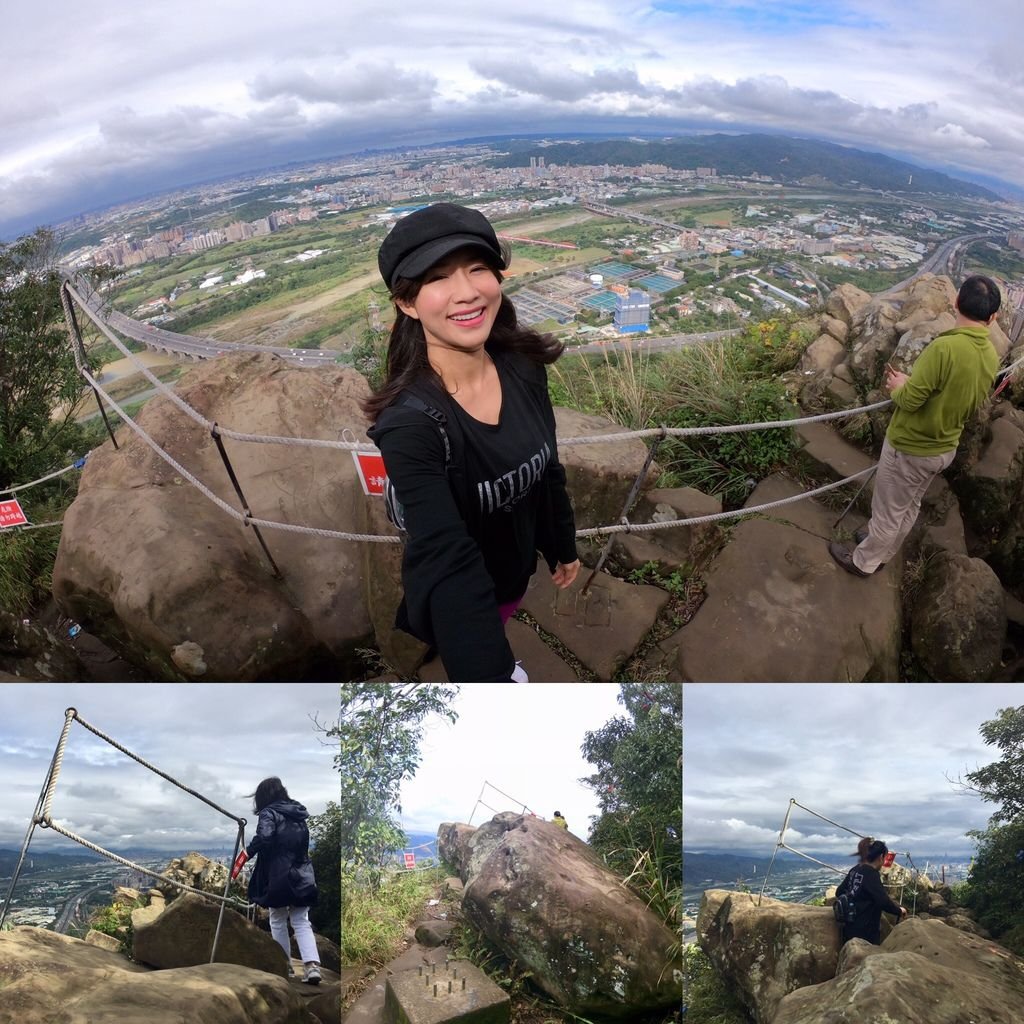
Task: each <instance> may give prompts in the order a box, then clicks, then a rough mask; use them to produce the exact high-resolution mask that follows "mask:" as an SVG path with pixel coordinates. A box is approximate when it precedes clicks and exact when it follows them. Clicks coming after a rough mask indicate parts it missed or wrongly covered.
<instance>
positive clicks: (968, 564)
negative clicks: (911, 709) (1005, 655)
mask: <svg viewBox="0 0 1024 1024" xmlns="http://www.w3.org/2000/svg"><path fill="white" fill-rule="evenodd" d="M1005 637H1006V604H1005V600H1004V597H1003V588H1002V585H1001V584H1000V582H999V577H998V576H996V574H995V572H994V571H993V570H992V569H991V568H990V567H989V566H988V565H987V564H986V563H985V562H983V561H982V560H981V559H980V558H970V557H968V556H967V555H959V554H954V553H951V552H949V551H940V552H938V553H936V554H935V555H933V556H932V557H931V558H929V559H928V562H927V564H926V567H925V571H924V579H923V581H922V583H921V585H920V587H919V588H918V589H917V592H916V593H915V595H914V601H913V605H912V607H911V616H910V642H911V647H912V648H913V651H914V654H915V655H916V656H917V658H918V660H919V661H920V662H921V664H922V666H923V667H924V669H925V671H926V672H927V673H928V674H929V675H930V676H931V677H932V678H933V679H935V680H936V681H938V682H984V681H986V680H988V679H990V678H991V677H992V675H993V674H994V672H995V671H996V669H997V668H998V667H999V664H1000V659H1001V657H1002V651H1003V641H1004V639H1005Z"/></svg>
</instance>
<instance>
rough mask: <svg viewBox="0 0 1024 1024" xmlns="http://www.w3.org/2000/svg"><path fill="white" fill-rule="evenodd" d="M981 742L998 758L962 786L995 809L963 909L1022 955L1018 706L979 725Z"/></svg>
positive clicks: (1023, 790) (1023, 825)
mask: <svg viewBox="0 0 1024 1024" xmlns="http://www.w3.org/2000/svg"><path fill="white" fill-rule="evenodd" d="M980 732H981V735H982V737H983V738H984V740H985V742H986V743H988V744H990V745H991V746H994V747H997V748H998V749H999V751H1000V753H1001V757H999V758H998V759H997V760H995V761H993V762H992V763H991V764H987V765H985V766H983V767H981V768H978V769H976V770H975V771H973V772H968V773H967V774H966V776H965V778H966V780H967V781H966V783H965V785H966V787H967V788H968V789H971V790H973V791H974V792H976V793H979V794H980V795H981V797H982V799H983V800H987V801H989V802H991V803H994V804H997V805H998V806H997V807H996V810H995V811H994V812H993V813H992V816H991V817H990V818H989V823H988V827H987V828H985V829H983V830H980V831H974V832H971V833H969V835H971V836H972V837H973V838H974V839H976V840H977V842H978V852H977V855H976V856H975V858H974V863H973V864H972V866H971V874H970V878H969V885H968V887H967V905H968V906H969V907H971V909H972V910H974V911H975V913H976V914H977V915H978V920H979V921H980V922H981V923H982V924H983V925H984V926H985V927H986V928H988V929H989V930H990V931H991V932H992V933H993V934H994V935H995V936H996V937H997V938H998V939H1000V941H1002V942H1003V943H1004V944H1005V945H1007V946H1008V947H1009V948H1011V949H1013V950H1014V951H1015V952H1016V953H1019V954H1021V955H1024V705H1021V706H1020V707H1010V708H1002V709H1001V710H1000V711H999V713H998V715H997V717H996V718H994V719H992V720H991V721H988V722H983V723H982V725H981V729H980Z"/></svg>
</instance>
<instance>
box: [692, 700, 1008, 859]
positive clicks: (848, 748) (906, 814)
mask: <svg viewBox="0 0 1024 1024" xmlns="http://www.w3.org/2000/svg"><path fill="white" fill-rule="evenodd" d="M1022 704H1024V688H1022V687H1021V686H1019V685H1016V686H1015V685H1012V684H1007V685H999V684H991V685H984V684H974V685H971V684H964V685H959V684H931V685H925V684H918V685H913V686H910V685H903V686H848V685H834V684H821V685H814V686H812V685H805V684H802V685H790V686H776V685H767V684H751V685H729V686H721V685H718V686H715V685H699V684H698V685H693V686H687V687H686V689H685V693H684V701H683V719H684V742H683V751H684V753H683V834H684V837H685V839H684V849H686V850H692V851H702V850H719V851H733V852H737V853H740V852H742V853H746V854H749V855H757V856H763V857H769V856H771V854H772V851H773V850H774V848H775V843H776V841H777V839H778V835H779V829H780V827H781V826H782V821H783V817H784V816H785V813H786V808H787V806H788V805H789V800H790V798H794V799H796V800H798V801H799V802H800V803H801V804H803V805H804V806H805V807H809V808H811V809H812V810H814V811H817V812H819V813H820V814H823V815H825V816H826V817H828V818H831V819H832V820H833V821H837V822H839V823H841V824H843V825H846V826H847V827H848V828H852V829H854V830H855V831H857V832H860V833H862V834H863V833H867V834H870V835H874V836H876V837H878V838H880V839H884V840H885V841H886V842H887V843H888V844H889V846H890V847H891V848H892V849H897V850H899V851H900V852H904V851H909V852H910V853H911V854H912V855H915V859H916V857H917V856H918V855H924V854H930V855H933V856H935V855H937V856H942V855H943V854H946V853H948V854H949V855H950V856H951V857H957V856H961V855H963V854H966V853H969V852H970V850H971V848H972V847H971V843H970V841H969V840H967V839H965V838H964V833H965V832H966V831H967V830H968V829H972V828H984V827H985V824H986V822H987V821H988V817H989V815H990V814H991V813H992V811H993V809H994V808H993V806H992V805H991V804H986V803H984V802H983V801H981V800H980V799H978V798H977V797H976V796H975V795H973V794H964V793H963V792H962V791H960V790H958V789H957V787H956V786H953V785H950V784H949V783H948V782H947V781H946V778H945V776H946V775H949V776H950V777H956V776H957V775H958V774H961V773H963V772H965V771H972V770H973V769H974V768H976V767H978V766H979V765H983V764H987V763H990V762H991V761H993V760H996V759H997V756H996V755H997V754H998V751H997V750H995V749H994V748H992V747H988V746H986V745H985V743H984V742H983V741H982V739H981V737H980V735H979V733H978V728H979V726H980V725H981V723H982V722H985V721H988V720H990V719H993V718H995V716H996V713H997V712H998V710H999V709H1000V708H1004V707H1019V706H1021V705H1022ZM791 826H792V830H791V831H790V832H788V833H787V843H788V844H789V845H790V846H794V847H796V848H797V849H801V850H804V851H808V852H809V851H813V850H820V851H822V852H826V853H827V852H832V853H835V854H836V855H837V856H838V857H840V858H842V857H843V856H844V855H845V854H848V853H849V852H850V851H851V850H853V849H854V848H855V846H856V843H855V842H854V843H852V844H851V837H850V836H849V835H848V834H845V833H841V832H838V831H837V830H836V829H833V828H831V827H830V826H827V825H825V824H824V823H823V822H821V821H818V820H817V819H815V818H813V817H811V816H809V815H807V814H805V813H804V812H801V811H796V812H794V816H793V818H792V819H791Z"/></svg>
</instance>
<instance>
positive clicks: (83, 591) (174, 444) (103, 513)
mask: <svg viewBox="0 0 1024 1024" xmlns="http://www.w3.org/2000/svg"><path fill="white" fill-rule="evenodd" d="M176 390H177V393H178V395H179V396H180V397H181V398H182V399H183V400H184V401H185V402H187V403H188V404H189V405H190V406H192V407H193V408H195V409H197V410H198V411H199V412H201V413H202V414H203V415H204V416H206V417H207V418H208V419H210V420H214V421H217V422H220V423H223V424H225V425H228V426H230V427H231V428H233V429H234V430H238V431H244V432H248V433H254V434H272V435H285V436H292V437H309V438H324V439H337V438H339V437H340V435H341V432H342V430H344V429H346V428H349V429H351V427H352V425H353V424H360V423H363V417H362V413H361V411H360V409H359V405H358V402H359V399H360V398H361V397H363V396H364V395H365V394H366V393H367V384H366V381H365V380H364V379H363V378H362V377H361V376H360V375H359V374H357V373H356V372H355V371H353V370H348V369H342V368H340V367H339V368H323V367H321V368H318V369H316V370H313V369H306V368H303V367H297V366H294V365H291V364H288V363H285V362H284V361H282V360H280V359H278V358H276V357H274V356H271V355H263V354H254V355H235V356H225V357H222V358H221V359H218V360H211V361H210V362H209V363H205V364H202V365H201V366H199V367H198V368H196V369H195V370H192V371H191V372H190V373H189V374H188V376H187V377H185V378H183V379H182V381H180V382H179V384H178V386H177V389H176ZM138 423H139V424H140V426H141V427H142V429H144V430H145V431H146V432H147V433H148V434H149V436H150V437H152V438H153V439H154V440H155V441H156V442H157V443H158V444H159V445H161V446H162V447H163V448H164V449H165V450H166V451H167V452H168V453H169V454H170V455H171V456H172V457H173V458H174V459H175V460H177V461H178V462H179V463H180V464H181V465H182V466H184V467H185V468H186V469H187V470H188V471H189V472H190V473H192V474H193V475H194V476H196V477H197V478H198V479H199V480H201V481H202V482H203V483H204V484H205V485H206V486H207V487H209V488H210V489H211V490H212V491H213V492H214V493H215V494H216V495H217V496H218V497H219V498H221V499H222V500H224V501H226V502H227V503H228V504H230V505H232V506H233V507H235V508H238V505H239V503H238V498H237V496H236V495H235V492H234V488H233V487H232V484H231V480H230V478H229V476H228V474H227V472H226V470H225V468H224V465H223V463H222V461H221V457H220V455H219V454H218V449H217V445H216V444H215V442H214V440H213V438H212V437H210V435H209V432H208V431H206V430H205V429H204V428H203V427H201V426H200V425H199V424H197V423H195V422H194V421H193V420H192V419H190V418H188V417H187V416H185V415H184V414H183V413H182V412H181V411H180V409H179V408H178V407H177V406H176V405H174V404H173V403H172V402H171V401H170V399H167V398H164V397H163V396H159V397H156V398H154V399H153V400H152V401H150V402H148V403H147V404H146V406H145V407H144V408H143V410H142V411H141V412H140V413H139V415H138ZM122 440H123V444H122V446H121V449H120V450H119V451H114V450H113V449H112V447H110V446H109V445H105V446H103V447H102V448H101V449H99V450H98V451H96V452H95V453H94V454H93V455H91V456H90V458H89V462H88V465H87V466H86V468H85V469H84V470H83V473H82V479H81V483H80V485H79V492H78V497H77V498H76V499H75V501H74V503H73V504H72V505H71V507H70V508H69V509H68V511H67V513H66V515H65V518H64V528H63V532H62V535H61V544H60V549H59V552H58V555H57V563H56V565H55V567H54V574H53V576H54V579H53V592H54V596H55V598H56V600H57V602H58V604H59V605H60V606H61V608H62V609H63V610H64V612H65V613H66V614H67V615H69V616H70V617H72V618H74V619H76V620H77V621H79V622H82V623H83V624H85V625H87V626H88V627H89V628H90V629H91V631H92V632H95V633H97V634H98V635H100V636H101V637H103V638H104V639H107V640H109V641H110V642H111V645H112V646H114V647H115V648H116V649H118V650H121V651H127V652H130V655H131V657H130V660H132V661H133V662H135V663H137V664H141V665H145V666H147V667H148V668H149V670H150V671H151V672H152V676H153V677H155V678H160V679H179V678H205V679H215V680H221V679H233V680H242V681H244V680H250V679H269V678H288V679H293V678H297V677H302V676H303V675H307V674H309V673H311V672H314V671H315V670H316V667H317V665H318V664H323V663H328V664H333V665H336V666H341V665H344V664H345V663H346V661H347V659H351V658H353V657H354V655H355V649H356V648H357V647H358V646H360V645H362V644H365V643H366V640H367V639H368V638H369V636H370V621H369V617H368V615H367V612H366V602H365V600H364V598H363V595H362V590H363V584H362V580H363V573H362V567H361V551H360V548H359V547H357V546H356V545H354V544H344V543H340V542H338V541H332V540H326V539H323V538H319V537H315V536H310V535H307V534H300V533H292V532H287V531H283V530H264V539H265V540H266V542H267V545H268V547H269V548H270V550H271V552H272V554H273V556H274V560H275V562H276V563H277V565H278V566H279V568H280V570H281V573H282V576H283V579H281V580H275V579H274V577H273V575H272V572H271V570H270V567H269V565H268V562H267V560H266V558H265V556H264V554H263V552H262V551H261V550H260V547H259V544H258V542H257V540H256V537H255V536H254V534H253V531H252V530H247V529H245V528H244V526H243V525H242V524H241V523H239V522H238V521H237V520H235V519H232V518H231V517H229V516H227V515H226V514H225V513H224V512H223V511H222V510H221V509H219V508H218V507H217V506H216V505H214V504H213V503H212V502H211V501H209V500H208V499H207V498H206V497H205V496H204V495H202V494H201V493H200V492H199V491H198V490H197V489H196V488H194V487H192V486H191V485H189V484H188V483H187V482H186V481H185V480H184V479H183V478H182V477H181V476H180V475H179V474H178V473H177V471H176V470H174V469H173V468H172V467H171V466H169V465H168V464H167V463H166V462H164V461H163V460H162V459H161V458H159V457H158V456H157V455H156V454H155V453H154V452H153V451H152V450H151V449H150V448H149V447H148V446H147V445H146V444H145V443H144V442H143V441H142V440H141V439H140V438H139V437H137V436H136V435H134V434H129V435H128V436H127V437H123V438H122ZM224 444H225V447H226V449H227V450H228V453H229V456H230V459H231V463H232V466H233V468H234V471H235V474H236V475H237V477H238V479H239V481H240V482H241V484H242V487H243V490H244V493H245V497H246V500H247V502H248V505H249V508H250V509H251V510H252V513H253V515H254V516H255V517H257V518H265V519H272V520H278V521H282V522H287V523H296V524H303V525H306V526H313V527H323V528H326V529H337V528H338V527H339V524H345V523H347V524H356V523H361V522H362V519H363V517H364V515H365V504H366V503H365V498H364V496H363V494H362V489H361V487H360V484H359V482H358V478H357V474H356V471H355V467H354V465H353V463H352V460H351V459H350V458H348V457H347V456H346V455H345V454H344V453H342V452H338V451H334V450H331V449H321V448H307V447H290V446H283V445H270V444H247V443H240V442H234V441H225V442H224ZM185 644H192V645H195V646H194V647H190V648H187V649H186V650H187V651H188V652H189V657H187V658H186V657H182V654H181V648H182V645H185ZM176 649H179V656H178V658H177V659H176V658H175V657H174V652H175V650H176ZM200 652H201V655H200ZM190 673H195V675H191V674H190Z"/></svg>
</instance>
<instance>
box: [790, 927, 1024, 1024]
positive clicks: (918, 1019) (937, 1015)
mask: <svg viewBox="0 0 1024 1024" xmlns="http://www.w3.org/2000/svg"><path fill="white" fill-rule="evenodd" d="M855 944H856V945H857V947H858V948H857V949H854V950H851V952H850V953H849V954H847V955H845V956H844V958H843V962H842V963H841V965H840V966H841V968H842V969H841V971H840V973H838V974H837V975H836V977H835V978H834V979H832V980H828V981H824V982H822V983H821V984H817V985H810V986H809V987H805V988H801V989H800V990H799V991H794V992H792V993H791V994H789V995H787V996H786V997H785V998H784V999H782V1001H781V1002H780V1003H779V1006H778V1012H777V1013H776V1015H775V1017H774V1018H773V1020H772V1024H821V1022H822V1021H828V1022H829V1024H866V1022H883V1021H885V1022H893V1024H896V1022H898V1024H964V1022H969V1021H975V1022H978V1024H980V1022H982V1021H984V1022H985V1024H1016V1022H1018V1021H1019V1020H1020V1019H1021V1007H1022V1006H1024V960H1021V959H1020V958H1019V957H1015V956H1014V955H1013V954H1012V953H1010V952H1009V951H1008V950H1006V949H1003V948H1002V947H1001V946H998V945H996V944H994V943H993V942H991V940H982V939H980V938H978V937H977V936H973V935H970V934H968V933H967V932H964V931H960V930H958V929H956V928H947V927H945V925H944V924H942V922H940V921H938V920H932V921H919V920H910V921H906V922H904V923H903V924H901V925H900V926H899V927H898V928H895V929H893V931H892V933H891V934H890V935H889V937H888V938H887V939H886V940H885V941H884V942H883V943H882V945H881V947H877V948H876V947H869V948H868V949H866V950H865V949H863V948H860V947H862V946H865V945H866V943H860V941H859V940H855V943H850V944H849V945H850V946H853V945H855ZM844 953H845V950H844Z"/></svg>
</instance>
